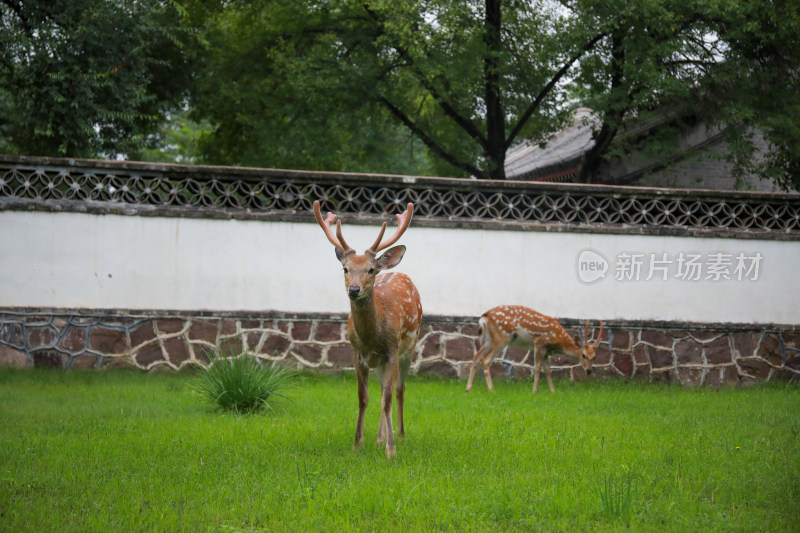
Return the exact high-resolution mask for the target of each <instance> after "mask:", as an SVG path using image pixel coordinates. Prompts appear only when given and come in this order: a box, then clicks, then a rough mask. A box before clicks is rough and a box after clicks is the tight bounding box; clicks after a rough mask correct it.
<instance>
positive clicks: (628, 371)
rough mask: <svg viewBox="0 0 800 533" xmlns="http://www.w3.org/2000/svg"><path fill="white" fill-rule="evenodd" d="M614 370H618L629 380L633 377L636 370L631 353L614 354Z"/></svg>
mask: <svg viewBox="0 0 800 533" xmlns="http://www.w3.org/2000/svg"><path fill="white" fill-rule="evenodd" d="M612 364H613V366H614V368H616V369H617V372H619V373H620V374H622V375H623V376H625V377H626V378H629V377H631V376H633V370H634V363H633V357H632V356H631V354H629V353H616V354H614V360H613V361H612Z"/></svg>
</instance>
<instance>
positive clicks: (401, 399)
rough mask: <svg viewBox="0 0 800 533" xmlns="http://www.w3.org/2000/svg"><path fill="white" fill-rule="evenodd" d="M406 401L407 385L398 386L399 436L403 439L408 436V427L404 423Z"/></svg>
mask: <svg viewBox="0 0 800 533" xmlns="http://www.w3.org/2000/svg"><path fill="white" fill-rule="evenodd" d="M405 401H406V386H405V385H402V386H400V385H398V386H397V438H399V439H402V438H404V437H405V436H406V428H405V427H404V425H403V404H404V403H405Z"/></svg>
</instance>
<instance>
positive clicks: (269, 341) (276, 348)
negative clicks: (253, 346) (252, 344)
mask: <svg viewBox="0 0 800 533" xmlns="http://www.w3.org/2000/svg"><path fill="white" fill-rule="evenodd" d="M291 345H292V341H290V340H289V339H287V338H286V337H284V336H282V335H277V334H272V335H269V336H268V337H267V338H266V340H265V341H264V344H262V345H261V353H263V354H267V355H271V356H273V357H280V356H282V355H284V354H285V353H286V350H287V349H288V348H289V346H291Z"/></svg>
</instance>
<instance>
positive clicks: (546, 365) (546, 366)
mask: <svg viewBox="0 0 800 533" xmlns="http://www.w3.org/2000/svg"><path fill="white" fill-rule="evenodd" d="M544 375H545V376H546V377H547V386H548V387H550V392H551V393H552V394H555V393H556V389H555V388H554V387H553V376H552V375H550V358H549V357H545V358H544Z"/></svg>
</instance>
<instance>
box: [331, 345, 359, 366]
mask: <svg viewBox="0 0 800 533" xmlns="http://www.w3.org/2000/svg"><path fill="white" fill-rule="evenodd" d="M328 363H330V364H331V365H333V366H335V367H352V366H353V365H354V364H355V363H354V359H353V347H352V346H350V344H348V343H342V344H336V345H334V346H331V347H330V348H328Z"/></svg>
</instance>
